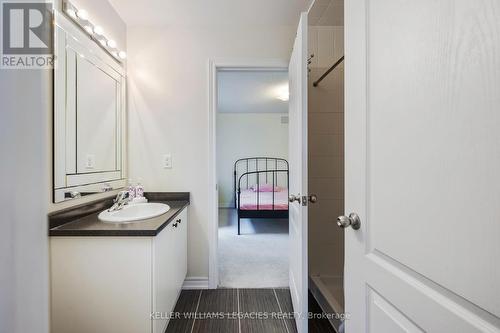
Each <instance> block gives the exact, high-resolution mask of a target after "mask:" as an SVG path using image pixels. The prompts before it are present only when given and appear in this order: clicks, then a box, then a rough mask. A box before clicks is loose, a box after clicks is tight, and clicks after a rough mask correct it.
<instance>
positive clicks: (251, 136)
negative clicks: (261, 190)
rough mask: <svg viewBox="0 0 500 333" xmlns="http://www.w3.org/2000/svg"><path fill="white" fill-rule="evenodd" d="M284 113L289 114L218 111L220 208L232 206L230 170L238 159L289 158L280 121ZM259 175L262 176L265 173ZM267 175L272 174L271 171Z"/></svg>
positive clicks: (231, 175) (286, 135) (232, 185)
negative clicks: (261, 157) (259, 157)
mask: <svg viewBox="0 0 500 333" xmlns="http://www.w3.org/2000/svg"><path fill="white" fill-rule="evenodd" d="M283 116H286V117H287V116H288V114H281V113H219V114H218V115H217V139H216V141H217V149H216V151H217V185H218V189H219V207H234V190H233V189H234V181H233V178H234V177H233V170H234V162H235V161H236V160H237V159H239V158H245V157H257V156H269V157H281V158H284V159H288V123H285V124H282V123H281V117H283ZM262 163H264V162H262ZM262 167H264V165H263V166H262ZM273 167H274V164H269V169H271V168H273ZM250 171H252V170H250ZM240 174H241V169H240ZM262 176H263V177H264V178H265V175H264V174H262ZM268 176H269V177H271V174H269V175H268ZM270 179H272V178H270ZM264 181H265V179H264ZM269 181H270V182H271V180H269ZM282 185H285V184H284V183H283V184H282Z"/></svg>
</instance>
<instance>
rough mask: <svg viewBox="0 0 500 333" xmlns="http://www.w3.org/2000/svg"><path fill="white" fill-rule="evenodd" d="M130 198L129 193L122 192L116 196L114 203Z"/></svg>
mask: <svg viewBox="0 0 500 333" xmlns="http://www.w3.org/2000/svg"><path fill="white" fill-rule="evenodd" d="M128 196H129V194H128V191H120V192H118V194H117V195H116V198H115V200H114V202H120V201H122V200H124V199H127V198H128Z"/></svg>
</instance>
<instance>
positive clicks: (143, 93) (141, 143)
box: [127, 25, 296, 280]
mask: <svg viewBox="0 0 500 333" xmlns="http://www.w3.org/2000/svg"><path fill="white" fill-rule="evenodd" d="M295 31H296V26H295V25H294V26H287V27H278V28H276V27H274V28H273V29H269V28H268V27H265V26H234V27H233V26H231V28H230V29H228V28H227V27H224V26H220V27H218V26H165V27H128V31H127V36H128V40H127V48H128V54H129V57H128V78H129V81H128V83H129V87H128V89H129V91H128V92H129V105H128V107H129V124H130V126H129V142H128V143H129V172H130V176H131V177H132V178H135V179H137V178H138V177H141V178H142V179H143V183H144V185H145V188H146V190H147V191H189V192H190V193H191V205H190V207H189V225H188V278H193V279H198V278H199V279H201V280H204V279H208V252H209V251H208V250H209V243H208V237H209V236H208V221H209V213H208V212H209V190H210V189H209V172H208V170H209V112H208V111H209V108H208V96H209V88H208V87H209V85H208V74H209V60H210V59H219V60H221V59H231V60H242V61H244V60H245V59H252V60H255V59H277V60H278V61H283V62H285V63H288V60H289V58H290V53H291V49H292V43H293V39H294V37H295ZM166 153H171V154H172V162H173V167H172V169H164V168H163V163H162V161H163V157H162V156H163V155H164V154H166Z"/></svg>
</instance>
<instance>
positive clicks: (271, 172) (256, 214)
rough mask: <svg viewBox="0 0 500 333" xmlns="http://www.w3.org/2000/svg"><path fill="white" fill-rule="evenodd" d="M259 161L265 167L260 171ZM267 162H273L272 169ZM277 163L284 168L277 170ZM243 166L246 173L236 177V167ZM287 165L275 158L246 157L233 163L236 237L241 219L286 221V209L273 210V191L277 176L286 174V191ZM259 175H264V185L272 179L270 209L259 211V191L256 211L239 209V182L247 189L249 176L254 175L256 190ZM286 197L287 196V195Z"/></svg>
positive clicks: (280, 159) (283, 160)
mask: <svg viewBox="0 0 500 333" xmlns="http://www.w3.org/2000/svg"><path fill="white" fill-rule="evenodd" d="M259 161H264V162H265V167H264V169H263V170H262V168H259V167H260V164H259ZM269 162H271V165H272V164H273V162H274V168H269ZM278 163H280V164H282V165H284V166H285V167H284V168H278ZM241 164H245V165H246V172H243V173H242V174H241V175H240V176H239V177H238V165H241ZM253 166H255V170H251V167H253ZM288 169H289V165H288V161H287V160H285V159H283V158H276V157H248V158H240V159H239V160H237V161H236V162H234V173H233V174H234V208H235V209H236V211H237V213H238V235H240V219H242V218H270V219H273V218H279V219H287V218H288V207H287V209H286V210H285V209H281V210H277V209H274V208H275V207H274V197H275V193H276V192H275V191H274V187H275V186H279V184H278V175H279V174H286V188H287V191H288V184H289V180H290V175H289V170H288ZM261 174H265V178H266V182H265V183H266V184H269V176H270V177H271V179H272V183H271V184H272V186H273V192H272V193H273V203H272V209H266V210H263V209H259V197H260V193H261V192H259V191H257V192H256V194H257V209H252V210H247V209H241V208H240V196H241V189H242V186H241V181H242V179H245V180H246V181H245V185H246V189H249V187H250V186H249V184H248V179H249V176H252V175H255V177H256V179H257V182H256V185H257V188H259V186H260V178H261ZM262 177H263V176H262ZM287 197H288V195H287Z"/></svg>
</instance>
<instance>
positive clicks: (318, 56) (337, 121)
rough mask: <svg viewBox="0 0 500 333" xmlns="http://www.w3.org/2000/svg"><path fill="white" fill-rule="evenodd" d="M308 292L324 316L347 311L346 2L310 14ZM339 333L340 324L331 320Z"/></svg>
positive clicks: (318, 5)
mask: <svg viewBox="0 0 500 333" xmlns="http://www.w3.org/2000/svg"><path fill="white" fill-rule="evenodd" d="M308 37H309V38H308V49H309V77H308V82H309V84H308V113H309V117H308V151H309V156H308V165H309V168H308V170H309V175H308V178H309V193H314V194H316V195H317V197H318V200H317V202H316V204H314V205H309V210H308V214H309V216H308V221H309V222H308V223H309V226H308V238H309V239H308V244H309V248H308V251H309V255H308V258H309V290H310V292H311V294H312V295H313V296H314V298H315V299H316V301H317V302H318V304H319V305H320V306H321V308H322V310H323V312H325V313H337V314H343V313H344V287H343V274H344V231H343V229H341V228H339V227H338V226H337V225H336V217H337V216H340V215H343V214H344V63H343V60H344V45H343V44H344V27H343V3H342V1H340V2H339V1H338V0H331V1H330V2H328V1H326V2H325V1H316V3H315V4H314V5H313V7H312V8H311V10H310V11H309V35H308ZM330 322H331V324H332V325H333V326H334V328H335V329H336V330H337V331H341V330H342V329H341V328H340V329H339V326H341V321H340V320H338V319H331V320H330Z"/></svg>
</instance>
